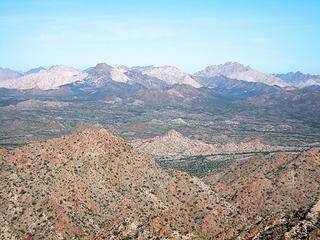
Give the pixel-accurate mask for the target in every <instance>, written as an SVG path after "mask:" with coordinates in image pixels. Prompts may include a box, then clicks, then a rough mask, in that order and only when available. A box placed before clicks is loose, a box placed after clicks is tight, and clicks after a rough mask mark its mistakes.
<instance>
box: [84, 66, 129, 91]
mask: <svg viewBox="0 0 320 240" xmlns="http://www.w3.org/2000/svg"><path fill="white" fill-rule="evenodd" d="M84 72H86V73H87V74H88V76H87V78H86V79H85V82H87V83H89V82H90V83H91V84H95V85H97V86H99V85H104V84H105V83H106V82H108V81H111V80H112V81H115V82H122V83H126V82H128V81H129V77H128V76H126V75H125V74H124V73H123V72H122V71H120V70H119V69H117V68H114V67H112V66H110V65H108V64H106V63H99V64H97V65H96V66H95V67H91V68H88V69H87V70H85V71H84Z"/></svg>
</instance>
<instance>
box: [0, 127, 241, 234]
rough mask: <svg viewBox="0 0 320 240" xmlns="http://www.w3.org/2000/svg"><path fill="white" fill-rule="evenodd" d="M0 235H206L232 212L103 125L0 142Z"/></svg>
mask: <svg viewBox="0 0 320 240" xmlns="http://www.w3.org/2000/svg"><path fill="white" fill-rule="evenodd" d="M0 163H1V168H2V170H1V174H2V175H1V178H0V184H1V194H0V201H1V213H0V230H1V234H2V235H1V236H2V239H28V238H30V236H31V237H32V238H34V239H39V238H45V239H48V238H49V239H60V238H61V239H75V238H80V239H190V236H192V239H214V238H215V236H216V235H217V234H219V233H220V232H224V229H225V228H226V225H227V224H232V221H234V220H233V219H234V218H235V217H236V216H237V215H238V214H237V211H236V209H235V208H233V207H232V206H231V205H229V204H228V203H227V202H226V201H225V200H224V199H222V198H220V197H219V195H218V193H215V192H213V191H211V189H210V188H209V187H208V186H207V185H205V184H204V183H203V182H202V181H201V180H200V179H198V178H195V177H191V176H189V175H187V174H185V173H182V172H178V171H174V170H165V169H162V168H160V167H159V166H158V165H157V164H156V162H155V161H154V160H153V159H151V158H150V157H148V156H146V155H143V154H141V153H139V152H138V151H136V150H135V149H133V148H132V147H130V146H129V145H128V144H126V143H125V142H124V141H123V140H122V139H120V138H119V137H117V136H115V135H114V134H112V133H110V132H108V131H107V130H105V129H86V130H84V131H81V132H80V133H75V134H72V135H68V136H63V137H60V138H53V139H50V140H48V141H45V142H35V143H32V144H29V145H26V146H23V147H21V148H19V149H16V150H13V151H6V150H2V149H0Z"/></svg>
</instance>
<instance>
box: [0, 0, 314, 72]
mask: <svg viewBox="0 0 320 240" xmlns="http://www.w3.org/2000/svg"><path fill="white" fill-rule="evenodd" d="M229 60H232V61H238V62H241V63H244V64H248V65H251V66H252V67H254V68H257V69H259V70H262V71H267V72H287V71H291V70H301V71H304V72H310V73H320V1H318V0H268V1H262V0H251V1H249V0H248V1H240V0H223V1H222V0H221V1H218V0H217V1H214V0H207V1H205V0H193V1H188V0H180V1H178V0H161V1H160V0H159V1H156V0H154V1H152V0H149V1H143V0H141V1H139V0H131V1H130V0H126V1H121V0H117V1H106V0H104V1H102V0H101V1H98V0H83V1H81V0H78V1H76V0H74V1H73V0H64V1H62V0H60V1H54V0H50V1H49V0H47V1H46V0H28V1H27V0H7V1H6V0H1V1H0V66H2V67H10V68H13V69H18V70H27V69H29V68H32V67H37V66H41V65H44V66H50V65H54V64H66V65H71V66H75V67H78V68H87V67H89V66H92V65H95V64H96V63H98V62H107V63H109V64H111V65H114V66H117V65H121V64H124V65H129V66H131V65H151V64H154V65H175V66H177V67H180V68H181V69H183V70H185V71H188V72H194V71H196V70H199V69H201V68H203V67H205V66H207V65H211V64H218V63H223V62H225V61H229Z"/></svg>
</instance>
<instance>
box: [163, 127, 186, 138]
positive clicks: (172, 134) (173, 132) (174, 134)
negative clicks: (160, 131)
mask: <svg viewBox="0 0 320 240" xmlns="http://www.w3.org/2000/svg"><path fill="white" fill-rule="evenodd" d="M165 137H168V138H183V135H182V134H181V133H179V132H177V131H176V130H174V129H171V130H170V131H169V132H167V134H166V135H165Z"/></svg>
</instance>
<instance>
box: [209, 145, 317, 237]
mask: <svg viewBox="0 0 320 240" xmlns="http://www.w3.org/2000/svg"><path fill="white" fill-rule="evenodd" d="M319 167H320V149H310V150H308V151H305V152H302V153H301V154H298V155H291V154H286V153H279V154H275V155H273V156H270V157H265V158H261V157H260V158H257V157H256V158H250V159H245V160H239V161H236V162H234V163H232V164H231V165H229V166H228V167H226V168H225V169H223V170H222V171H217V172H214V173H211V174H210V175H209V176H208V177H207V179H206V181H205V182H206V183H207V184H211V185H212V186H214V189H215V191H217V192H219V193H220V194H222V195H223V196H224V197H225V198H226V199H227V200H228V201H229V202H230V203H231V204H233V205H235V206H237V207H239V208H240V209H241V212H245V213H247V214H248V216H249V218H250V219H251V222H252V224H253V223H254V222H255V224H253V225H251V226H250V227H249V226H248V228H247V229H246V230H244V229H243V230H241V231H242V233H241V235H242V236H244V238H245V239H248V238H249V235H250V234H257V232H260V231H261V232H262V231H263V229H264V230H267V229H268V228H266V226H267V225H268V223H269V225H270V226H269V229H271V225H272V222H274V221H275V219H278V220H279V221H280V219H283V218H285V217H286V216H290V214H295V212H297V211H299V209H301V208H305V209H308V208H310V207H312V206H314V205H316V204H317V202H318V200H319V199H320V172H319ZM315 209H318V208H317V207H315ZM317 212H319V209H318V210H317ZM288 214H289V215H288ZM287 218H288V217H287ZM259 219H260V220H259ZM267 219H269V220H267ZM287 220H288V219H287ZM291 220H292V219H291ZM279 221H278V222H277V224H278V225H279V223H280V222H279ZM289 222H290V221H289ZM295 223H297V221H295ZM290 224H292V223H290ZM297 224H298V223H297ZM315 224H316V223H315ZM289 227H290V225H289ZM289 227H288V228H289ZM291 227H292V228H293V227H294V225H293V226H291ZM318 227H319V225H318ZM288 228H286V230H288V231H290V229H288ZM253 229H254V231H253ZM264 234H266V233H264ZM319 236H320V235H318V237H319ZM256 239H267V238H256ZM268 239H275V238H268ZM277 239H283V238H277ZM286 239H287V238H286ZM288 239H290V238H288ZM293 239H301V238H293ZM306 239H307V238H306ZM314 239H316V238H314Z"/></svg>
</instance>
